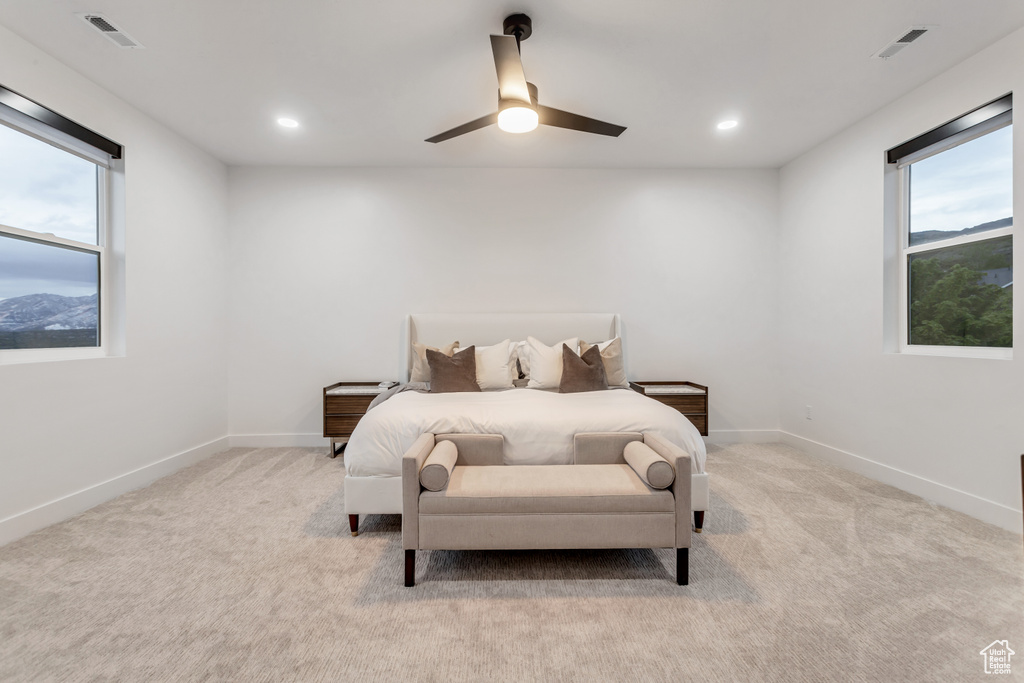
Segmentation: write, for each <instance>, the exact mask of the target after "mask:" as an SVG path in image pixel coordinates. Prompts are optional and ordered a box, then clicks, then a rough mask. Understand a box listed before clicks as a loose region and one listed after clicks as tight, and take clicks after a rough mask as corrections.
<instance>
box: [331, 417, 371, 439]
mask: <svg viewBox="0 0 1024 683" xmlns="http://www.w3.org/2000/svg"><path fill="white" fill-rule="evenodd" d="M360 418H362V415H327V416H326V417H324V432H325V434H324V436H349V435H350V434H352V430H353V429H355V428H356V425H357V424H359V420H360Z"/></svg>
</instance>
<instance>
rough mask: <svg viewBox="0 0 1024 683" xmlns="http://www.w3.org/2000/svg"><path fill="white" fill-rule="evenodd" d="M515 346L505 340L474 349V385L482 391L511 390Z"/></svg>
mask: <svg viewBox="0 0 1024 683" xmlns="http://www.w3.org/2000/svg"><path fill="white" fill-rule="evenodd" d="M514 348H515V346H514V345H513V344H512V342H511V341H510V340H508V339H506V340H505V341H503V342H498V343H497V344H495V345H493V346H478V347H476V383H477V384H479V385H480V388H481V389H483V390H484V391H488V390H492V389H511V388H512V386H513V385H512V380H513V379H515V377H516V375H515V370H514V368H515V364H516V361H515V356H513V354H512V351H513V349H514Z"/></svg>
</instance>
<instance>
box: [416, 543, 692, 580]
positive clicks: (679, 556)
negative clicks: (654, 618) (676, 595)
mask: <svg viewBox="0 0 1024 683" xmlns="http://www.w3.org/2000/svg"><path fill="white" fill-rule="evenodd" d="M406 571H408V570H406ZM676 583H677V584H679V585H680V586H686V585H688V584H689V583H690V549H689V548H676ZM405 585H407V586H408V585H409V584H408V583H406V584H405Z"/></svg>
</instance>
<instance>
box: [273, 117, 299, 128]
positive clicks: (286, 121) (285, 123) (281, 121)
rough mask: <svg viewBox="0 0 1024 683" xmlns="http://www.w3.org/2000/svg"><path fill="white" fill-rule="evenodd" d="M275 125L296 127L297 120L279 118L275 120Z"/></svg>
mask: <svg viewBox="0 0 1024 683" xmlns="http://www.w3.org/2000/svg"><path fill="white" fill-rule="evenodd" d="M277 125H279V126H283V127H285V128H298V127H299V122H298V121H296V120H295V119H289V118H280V119H278V120H277Z"/></svg>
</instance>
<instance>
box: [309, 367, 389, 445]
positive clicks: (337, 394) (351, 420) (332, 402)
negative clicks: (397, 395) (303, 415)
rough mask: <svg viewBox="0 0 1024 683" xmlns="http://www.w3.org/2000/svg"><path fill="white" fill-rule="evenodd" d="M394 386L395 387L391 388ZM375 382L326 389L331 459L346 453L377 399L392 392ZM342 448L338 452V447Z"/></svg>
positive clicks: (325, 428)
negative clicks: (386, 392) (364, 416)
mask: <svg viewBox="0 0 1024 683" xmlns="http://www.w3.org/2000/svg"><path fill="white" fill-rule="evenodd" d="M391 386H394V384H392V385H391ZM391 386H388V387H382V386H380V385H378V384H377V383H375V382H337V383H335V384H332V385H331V386H329V387H324V436H325V437H327V438H329V439H330V440H331V445H330V449H331V457H332V458H334V457H337V455H338V454H339V453H341V452H343V451H344V450H345V445H346V444H348V437H350V436H352V430H354V429H355V428H356V424H358V423H359V419H360V418H361V417H362V416H363V415H365V414H366V409H367V408H369V407H370V403H371V402H372V401H373V399H375V398H377V396H378V395H380V394H383V393H384V392H385V391H387V390H388V389H390V388H391ZM337 443H340V444H341V448H340V449H337V450H335V444H337Z"/></svg>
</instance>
